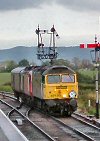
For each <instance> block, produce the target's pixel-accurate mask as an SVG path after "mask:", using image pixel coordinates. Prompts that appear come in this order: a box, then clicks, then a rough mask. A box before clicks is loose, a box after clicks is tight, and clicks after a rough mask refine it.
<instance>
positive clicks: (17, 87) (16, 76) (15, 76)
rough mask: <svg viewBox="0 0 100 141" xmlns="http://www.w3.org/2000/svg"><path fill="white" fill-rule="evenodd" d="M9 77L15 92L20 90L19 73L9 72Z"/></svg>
mask: <svg viewBox="0 0 100 141" xmlns="http://www.w3.org/2000/svg"><path fill="white" fill-rule="evenodd" d="M11 78H12V88H13V89H14V90H15V91H17V92H20V74H19V73H14V74H11Z"/></svg>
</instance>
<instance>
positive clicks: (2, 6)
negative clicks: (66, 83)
mask: <svg viewBox="0 0 100 141" xmlns="http://www.w3.org/2000/svg"><path fill="white" fill-rule="evenodd" d="M99 13H100V1H99V0H0V49H4V48H11V47H15V46H19V45H22V46H36V45H37V35H36V34H35V30H36V28H37V26H38V24H39V25H40V27H41V28H42V29H50V28H51V27H52V25H53V24H54V25H55V28H56V30H57V32H58V34H59V36H60V39H59V40H58V41H57V46H69V45H70V46H75V45H79V44H80V43H90V42H91V43H93V42H94V36H95V34H97V36H98V40H99V39H100V37H99V36H100V21H99V16H100V15H99Z"/></svg>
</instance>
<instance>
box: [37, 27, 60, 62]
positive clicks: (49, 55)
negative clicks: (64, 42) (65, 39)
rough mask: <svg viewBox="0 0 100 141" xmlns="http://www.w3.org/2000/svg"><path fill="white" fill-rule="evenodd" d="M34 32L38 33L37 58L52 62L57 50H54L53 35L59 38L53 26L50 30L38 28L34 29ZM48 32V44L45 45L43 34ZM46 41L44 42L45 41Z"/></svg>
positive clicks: (55, 57)
mask: <svg viewBox="0 0 100 141" xmlns="http://www.w3.org/2000/svg"><path fill="white" fill-rule="evenodd" d="M36 34H37V35H38V46H37V59H39V60H43V59H44V60H46V59H49V60H50V63H51V64H52V63H53V60H54V59H57V55H58V53H57V51H56V48H57V47H56V42H55V37H57V38H59V35H58V33H57V32H56V30H55V27H54V25H53V27H52V28H51V30H50V31H48V30H41V29H40V28H39V25H38V28H37V29H36ZM45 34H48V35H49V36H50V41H49V46H48V45H47V46H45V44H44V40H43V35H45ZM45 43H46V42H45Z"/></svg>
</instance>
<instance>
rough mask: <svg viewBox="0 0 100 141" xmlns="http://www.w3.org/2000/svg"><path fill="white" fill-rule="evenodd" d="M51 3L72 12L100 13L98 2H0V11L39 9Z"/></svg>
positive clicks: (82, 0)
mask: <svg viewBox="0 0 100 141" xmlns="http://www.w3.org/2000/svg"><path fill="white" fill-rule="evenodd" d="M52 3H55V4H58V5H62V6H63V7H65V8H68V9H71V10H74V11H85V12H86V11H96V12H98V11H100V1H99V0H0V11H7V10H19V9H26V8H39V7H41V5H43V4H47V5H50V4H52Z"/></svg>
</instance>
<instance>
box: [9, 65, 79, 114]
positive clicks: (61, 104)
mask: <svg viewBox="0 0 100 141" xmlns="http://www.w3.org/2000/svg"><path fill="white" fill-rule="evenodd" d="M11 86H12V89H13V91H14V95H15V96H16V97H17V99H19V98H20V99H21V100H22V101H23V102H24V103H27V104H28V105H31V106H33V107H34V106H38V107H39V108H41V109H43V110H45V111H47V112H50V113H59V114H61V115H71V114H72V113H73V112H74V111H75V110H76V109H77V98H78V82H77V75H76V73H75V72H74V71H73V70H72V69H70V68H69V67H66V66H51V67H47V66H45V67H43V66H30V67H18V68H15V69H13V70H12V71H11Z"/></svg>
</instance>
